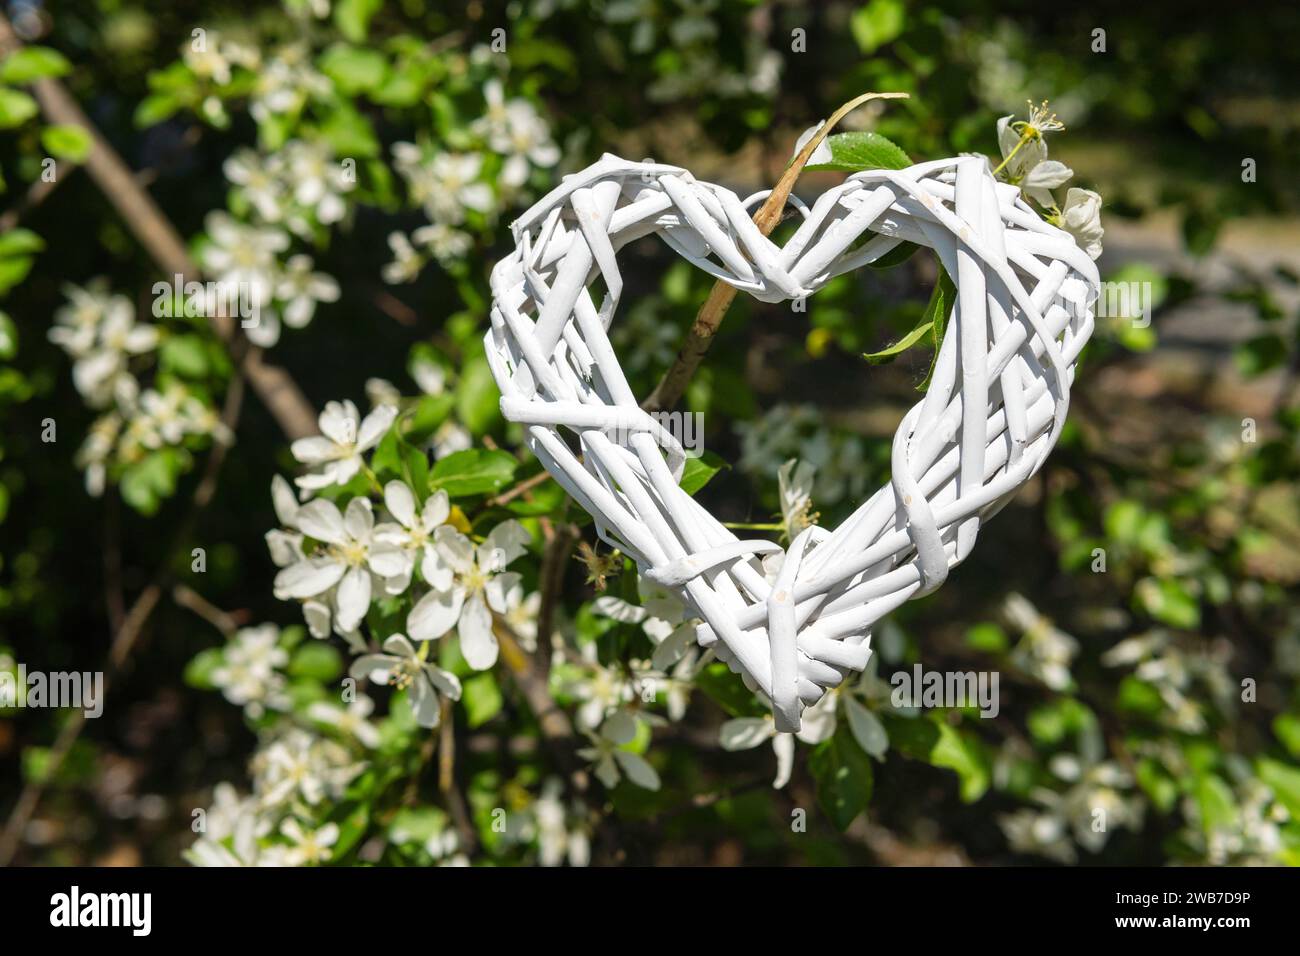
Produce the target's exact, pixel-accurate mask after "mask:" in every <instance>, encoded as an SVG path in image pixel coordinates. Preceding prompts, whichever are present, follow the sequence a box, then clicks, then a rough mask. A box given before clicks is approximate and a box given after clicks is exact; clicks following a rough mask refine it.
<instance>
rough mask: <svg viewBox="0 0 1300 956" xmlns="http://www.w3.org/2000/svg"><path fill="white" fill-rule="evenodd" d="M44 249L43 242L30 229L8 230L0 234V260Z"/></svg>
mask: <svg viewBox="0 0 1300 956" xmlns="http://www.w3.org/2000/svg"><path fill="white" fill-rule="evenodd" d="M44 248H45V240H44V239H42V238H41V237H40V236H38V235H37V234H36V233H34V232H32V231H31V230H30V229H10V230H9V231H8V232H6V233H0V259H5V258H8V257H9V256H26V255H31V254H32V253H33V252H40V251H41V250H43V249H44Z"/></svg>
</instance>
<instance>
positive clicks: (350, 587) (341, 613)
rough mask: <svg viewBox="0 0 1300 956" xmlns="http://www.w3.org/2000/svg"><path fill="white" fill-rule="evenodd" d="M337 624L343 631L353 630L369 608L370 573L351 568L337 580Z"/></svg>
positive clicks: (363, 569) (362, 569)
mask: <svg viewBox="0 0 1300 956" xmlns="http://www.w3.org/2000/svg"><path fill="white" fill-rule="evenodd" d="M336 600H337V602H338V621H337V623H338V625H339V627H341V628H342V629H343V630H345V631H351V630H355V629H356V627H357V625H359V624H360V623H361V621H362V619H363V618H364V617H365V616H366V612H367V611H369V610H370V573H369V572H368V571H367V570H366V569H365V568H352V569H351V570H349V571H348V573H347V574H345V575H343V580H342V581H340V582H339V591H338V595H337V598H336Z"/></svg>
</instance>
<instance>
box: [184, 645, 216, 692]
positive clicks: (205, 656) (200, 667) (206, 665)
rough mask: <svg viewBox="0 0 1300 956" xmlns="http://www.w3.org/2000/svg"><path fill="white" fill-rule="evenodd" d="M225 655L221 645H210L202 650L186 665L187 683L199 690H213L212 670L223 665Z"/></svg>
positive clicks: (185, 676)
mask: <svg viewBox="0 0 1300 956" xmlns="http://www.w3.org/2000/svg"><path fill="white" fill-rule="evenodd" d="M223 661H224V657H223V656H222V653H221V648H219V647H209V648H208V649H207V650H204V651H200V652H199V653H198V656H196V657H195V658H194V659H193V660H192V661H190V662H189V663H188V664H186V665H185V675H184V678H185V683H187V684H189V685H190V686H191V687H197V688H198V689H199V690H212V689H213V688H215V687H216V685H215V684H214V683H213V682H212V672H213V671H215V670H216V669H217V668H218V667H220V666H221V664H222V662H223Z"/></svg>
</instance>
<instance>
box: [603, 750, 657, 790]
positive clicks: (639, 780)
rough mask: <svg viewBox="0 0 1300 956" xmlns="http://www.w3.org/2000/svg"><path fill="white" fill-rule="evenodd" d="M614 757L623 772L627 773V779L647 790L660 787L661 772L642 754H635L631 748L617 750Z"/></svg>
mask: <svg viewBox="0 0 1300 956" xmlns="http://www.w3.org/2000/svg"><path fill="white" fill-rule="evenodd" d="M614 759H615V760H617V761H618V765H619V767H620V768H622V770H623V773H625V774H627V779H629V780H631V781H632V782H633V783H634V784H636V785H637V786H638V787H641V788H643V789H645V790H658V789H659V774H658V773H656V772H655V768H654V767H652V766H650V762H649V761H648V760H646V759H645V758H644V757H642V756H641V755H640V754H634V753H632V752H631V751H630V750H615V751H614Z"/></svg>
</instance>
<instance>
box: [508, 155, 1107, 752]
mask: <svg viewBox="0 0 1300 956" xmlns="http://www.w3.org/2000/svg"><path fill="white" fill-rule="evenodd" d="M766 195H767V194H766V193H759V194H757V195H755V196H751V197H750V198H749V199H747V200H744V201H742V200H741V199H739V198H738V197H737V196H736V195H735V194H734V193H732V192H731V191H729V190H727V189H724V188H722V187H720V186H716V185H713V184H710V183H705V182H700V181H697V180H696V179H695V178H694V177H692V176H691V174H690V173H689V172H687V171H686V170H684V169H680V168H677V167H674V166H665V165H659V164H655V163H650V162H642V163H636V162H628V161H626V160H623V159H620V158H618V157H616V156H611V155H608V154H607V155H606V156H604V157H603V158H602V159H601V160H600V161H599V162H597V163H595V164H593V165H592V166H590V167H588V168H587V169H585V170H583V171H582V172H579V173H576V174H574V175H571V176H568V177H566V178H565V180H564V182H563V183H562V184H561V185H560V186H559V187H557V188H556V189H555V190H553V191H552V192H551V193H550V194H548V195H547V196H545V197H544V198H543V199H542V200H541V201H540V202H538V203H537V204H536V205H535V206H533V208H532V209H530V210H529V211H528V212H527V213H525V214H524V215H523V216H522V217H521V218H520V219H519V220H518V221H517V222H516V223H515V224H514V234H515V239H516V247H515V249H514V251H513V252H512V253H511V255H510V256H509V257H508V258H506V259H504V260H502V261H501V262H499V263H498V264H497V265H496V267H495V268H494V270H493V272H492V294H493V304H492V316H491V319H492V328H491V331H490V332H489V333H488V335H487V340H486V344H487V354H488V359H489V361H490V363H491V367H492V371H493V374H494V375H495V377H496V381H497V384H498V385H499V386H500V388H501V392H502V396H503V397H502V399H501V409H502V411H503V413H504V414H505V416H506V418H507V419H509V420H511V421H516V422H521V423H523V424H524V425H525V426H526V433H527V443H528V446H529V447H530V448H531V449H532V451H533V452H534V453H535V454H536V455H537V457H538V458H539V459H540V460H541V462H542V464H543V465H544V466H545V467H546V469H547V470H548V471H549V472H550V473H551V475H553V476H554V477H555V479H556V481H558V482H559V483H560V484H561V485H562V486H563V487H564V488H565V490H566V491H568V493H569V494H570V495H572V496H573V498H574V499H575V500H576V501H577V502H578V503H579V504H581V505H582V507H583V508H585V509H586V510H587V511H588V512H589V513H590V514H591V515H592V517H593V518H594V519H595V526H596V530H597V533H598V534H599V535H600V537H601V538H602V539H603V540H605V541H606V542H607V543H609V544H610V545H611V546H614V547H617V548H619V549H620V550H622V551H623V552H624V553H625V554H627V555H629V556H631V557H632V558H633V559H634V560H635V561H636V563H637V565H638V566H639V568H640V570H641V573H642V574H643V575H645V576H647V577H648V578H650V579H652V580H654V581H656V582H658V583H660V584H663V585H665V586H667V587H669V588H672V589H674V590H675V591H676V593H677V594H678V595H679V596H680V597H681V599H682V600H683V601H684V602H685V604H686V605H687V606H688V607H689V608H690V609H691V610H692V611H693V612H694V613H695V614H697V615H698V616H699V618H700V619H701V620H702V621H703V622H704V623H703V624H702V625H701V626H700V627H699V629H698V632H697V635H696V636H697V639H698V641H699V643H700V644H701V645H703V646H705V647H712V648H713V649H714V650H715V652H716V653H717V655H718V657H719V658H721V659H722V660H724V661H726V662H727V663H728V664H729V665H730V666H731V668H732V669H733V670H735V671H736V672H737V673H739V674H740V675H741V677H742V678H743V679H744V680H745V682H746V684H747V685H748V686H749V687H750V688H751V689H752V690H755V691H758V692H761V693H762V694H764V695H766V696H767V698H769V699H770V701H771V704H772V708H773V713H774V717H775V719H776V724H777V728H778V729H779V730H782V731H793V730H797V729H798V728H799V726H800V716H801V713H802V710H803V708H804V707H805V706H810V705H812V704H814V703H816V702H817V701H818V700H819V699H820V698H821V697H822V695H823V694H825V692H826V690H827V689H828V688H832V687H835V686H837V685H838V684H839V683H840V682H841V681H842V680H843V679H844V678H845V677H846V676H847V674H848V673H849V672H850V671H856V670H861V669H862V668H863V667H864V666H865V665H866V663H867V660H868V658H869V657H870V654H871V650H870V643H869V639H870V634H871V628H872V626H873V624H874V623H875V622H876V621H878V620H880V618H881V617H883V616H884V615H886V614H888V613H889V612H890V611H891V610H893V609H894V608H896V607H898V606H899V605H900V604H902V603H903V602H904V601H906V600H908V599H909V598H916V597H920V596H922V595H925V594H929V593H930V592H932V591H934V590H935V589H936V588H937V587H939V586H940V585H941V584H942V583H943V582H944V579H945V578H946V577H947V575H948V571H949V569H950V568H952V567H953V566H955V565H957V564H959V563H960V562H962V561H963V560H965V559H966V557H967V555H969V554H970V552H971V548H972V547H973V546H974V544H975V538H976V535H977V534H978V532H979V528H980V525H981V523H982V522H983V521H985V520H987V519H988V518H990V517H991V516H992V515H994V514H996V513H997V512H998V511H999V510H1000V509H1001V508H1002V507H1003V506H1004V505H1005V504H1006V503H1007V501H1008V500H1009V499H1010V498H1011V497H1012V496H1013V495H1014V494H1015V492H1016V491H1017V489H1019V488H1020V486H1021V485H1023V484H1024V483H1025V482H1026V481H1027V480H1028V479H1029V478H1030V476H1032V475H1033V474H1034V473H1035V472H1036V471H1037V470H1038V469H1039V467H1041V466H1042V464H1043V461H1044V459H1045V458H1046V457H1047V454H1048V452H1049V451H1050V450H1051V449H1052V446H1053V445H1054V444H1055V442H1056V439H1057V437H1058V436H1059V434H1060V431H1061V426H1062V424H1063V423H1064V421H1065V415H1066V409H1067V407H1068V404H1069V390H1070V384H1071V382H1072V380H1073V376H1074V367H1075V361H1076V359H1077V358H1078V355H1079V352H1080V350H1081V349H1082V348H1083V346H1084V344H1085V343H1086V342H1087V340H1088V337H1089V335H1090V334H1091V332H1092V328H1093V313H1092V303H1093V302H1094V301H1095V299H1096V297H1097V294H1098V292H1099V278H1098V274H1097V270H1096V267H1095V266H1094V265H1093V262H1092V260H1091V259H1090V258H1089V257H1088V256H1087V255H1086V254H1085V253H1084V252H1083V251H1082V250H1081V249H1080V248H1079V247H1078V246H1077V245H1076V243H1075V242H1074V240H1073V239H1072V238H1071V237H1070V236H1069V235H1068V234H1067V233H1065V232H1063V231H1061V230H1060V229H1057V228H1055V227H1054V226H1052V225H1049V224H1048V223H1045V222H1043V221H1042V220H1041V219H1040V218H1039V216H1038V215H1036V214H1035V213H1034V212H1033V211H1032V210H1031V209H1030V208H1029V207H1028V206H1027V205H1026V204H1025V203H1024V201H1023V200H1022V199H1021V198H1020V195H1019V191H1018V190H1017V188H1016V187H1015V186H1011V185H1007V184H1003V183H999V182H997V181H995V180H994V178H993V177H992V175H991V174H990V172H989V170H988V166H987V164H986V163H985V162H984V160H982V159H980V158H953V159H944V160H937V161H935V162H928V163H922V164H919V165H916V166H913V167H911V168H909V169H904V170H871V171H867V172H861V173H855V174H854V175H852V176H850V177H848V179H847V181H845V182H844V183H843V184H841V185H839V186H836V187H835V188H833V189H830V190H828V191H827V192H825V193H823V194H822V195H821V196H820V197H819V198H818V199H817V201H816V202H815V203H814V204H813V205H812V207H811V208H809V207H807V206H805V205H804V204H802V203H797V202H796V205H797V206H798V208H799V211H800V212H801V213H802V215H803V221H802V223H801V225H800V226H799V228H798V230H797V231H796V232H795V234H794V235H793V236H791V237H790V239H789V240H788V241H787V242H786V243H785V244H784V245H783V246H778V245H776V244H775V243H773V242H771V241H770V240H769V239H768V238H766V237H765V236H763V235H762V234H761V233H760V232H759V230H758V228H757V227H756V226H755V225H754V223H753V222H752V220H751V219H750V207H752V206H753V205H754V204H755V203H757V202H760V201H761V200H762V199H763V198H765V196H766ZM650 234H654V235H656V236H658V237H659V238H660V239H662V240H663V241H664V242H666V243H667V244H668V245H669V246H671V247H672V248H673V249H674V250H676V251H677V253H678V254H679V255H681V256H682V257H683V258H685V259H687V260H689V261H690V262H692V263H694V264H695V265H697V266H699V267H700V268H701V269H703V270H705V271H706V272H708V273H710V274H711V275H714V276H716V277H717V278H719V279H721V280H723V281H724V282H727V283H730V284H731V285H733V286H735V287H736V288H737V289H741V290H743V291H745V292H748V293H749V294H750V295H752V296H754V297H755V298H757V299H760V300H762V301H765V302H780V301H784V300H787V299H794V298H797V297H800V296H807V295H812V294H813V293H815V292H816V291H817V290H818V289H820V288H821V287H822V286H824V285H825V284H826V282H828V281H829V280H830V279H831V278H833V277H834V276H837V275H840V274H842V273H845V272H849V271H852V270H854V269H857V268H859V267H860V266H863V265H865V264H867V263H870V262H872V261H874V260H876V259H878V258H879V257H880V256H883V255H885V254H886V253H888V252H889V251H890V250H891V249H893V248H894V247H895V246H896V245H898V244H899V243H900V242H904V241H907V242H914V243H918V244H920V245H923V246H926V247H929V248H932V249H933V250H934V251H935V252H936V253H937V255H938V256H939V259H940V260H941V261H942V263H943V265H944V267H945V268H946V270H947V272H948V273H949V275H951V276H952V277H953V280H954V281H955V283H956V285H957V301H956V303H955V305H954V307H953V310H952V313H951V315H950V317H949V321H948V324H947V328H946V333H945V335H944V338H943V341H942V343H941V346H940V349H939V353H938V357H937V360H936V364H935V369H934V374H933V378H932V381H931V384H930V387H929V390H928V392H927V393H926V395H925V397H924V399H923V400H922V401H920V402H919V403H918V404H917V405H916V406H915V407H913V408H912V409H911V410H910V411H909V412H908V413H907V414H906V415H905V416H903V420H902V423H901V424H900V425H899V426H898V431H897V432H896V434H895V435H894V440H893V446H892V459H891V469H892V478H891V481H890V483H889V484H887V485H886V486H884V487H883V488H881V489H880V490H878V491H877V492H876V493H875V494H874V495H872V496H871V498H869V499H868V500H867V501H866V502H865V503H864V504H862V505H861V506H860V507H859V508H858V509H857V510H856V511H855V512H854V513H853V514H852V515H851V516H850V517H849V518H848V519H847V520H846V521H845V522H844V523H843V524H842V525H841V526H840V527H839V528H837V529H835V530H834V531H833V532H831V531H828V530H826V529H823V528H819V527H811V528H809V529H807V530H806V531H804V532H803V533H802V534H801V535H799V537H798V538H796V539H795V540H794V541H793V542H791V544H790V547H789V549H788V550H787V551H786V552H785V554H784V558H783V561H782V562H781V564H780V570H779V572H778V573H777V574H776V576H775V579H774V580H771V579H769V578H768V577H767V576H765V573H764V566H763V563H762V562H761V561H760V560H759V559H760V557H762V556H763V555H766V554H768V553H770V552H780V551H781V550H782V549H781V548H780V546H779V545H777V544H775V543H773V542H771V541H765V540H741V539H737V537H736V536H735V535H734V534H733V533H732V532H731V531H730V530H728V529H727V528H726V527H724V526H723V525H722V524H721V523H720V522H719V521H717V520H716V519H715V518H714V517H713V516H712V515H711V514H710V513H709V512H708V511H707V510H706V509H705V508H704V507H703V506H701V505H700V504H699V503H698V502H696V501H695V499H694V498H692V497H691V496H690V495H689V494H687V493H686V492H684V491H683V490H682V489H681V488H680V487H679V485H678V482H679V480H680V478H681V474H682V468H683V465H684V461H685V455H684V452H683V450H682V447H681V445H680V444H679V443H678V442H677V441H676V440H675V439H674V438H673V436H672V435H670V434H668V433H667V431H665V429H664V428H662V427H661V425H660V423H659V422H658V421H656V419H655V418H654V417H653V416H650V415H648V414H647V413H645V412H644V411H642V410H641V408H640V405H639V403H638V401H637V398H636V396H635V395H633V394H632V391H631V389H630V388H629V387H628V383H627V380H626V378H625V377H624V375H623V371H622V369H621V367H620V365H619V361H618V358H617V356H616V355H615V354H614V350H613V348H612V347H611V345H610V341H609V336H608V331H609V327H610V323H611V322H612V321H613V320H614V319H615V316H616V313H617V311H618V306H619V299H620V296H621V294H622V291H623V277H622V275H621V274H620V272H619V265H618V259H617V255H618V251H619V250H620V249H621V248H622V247H623V246H625V245H627V244H628V243H629V242H632V241H633V240H635V239H638V238H641V237H643V236H647V235H650ZM596 283H599V285H600V286H602V287H603V291H602V292H601V294H600V303H599V305H598V304H597V303H596V301H595V299H594V298H593V291H592V286H593V284H596ZM561 429H564V430H567V432H569V433H570V437H569V438H568V439H567V440H566V437H565V436H564V435H563V434H562V432H561ZM769 563H770V562H769Z"/></svg>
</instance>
